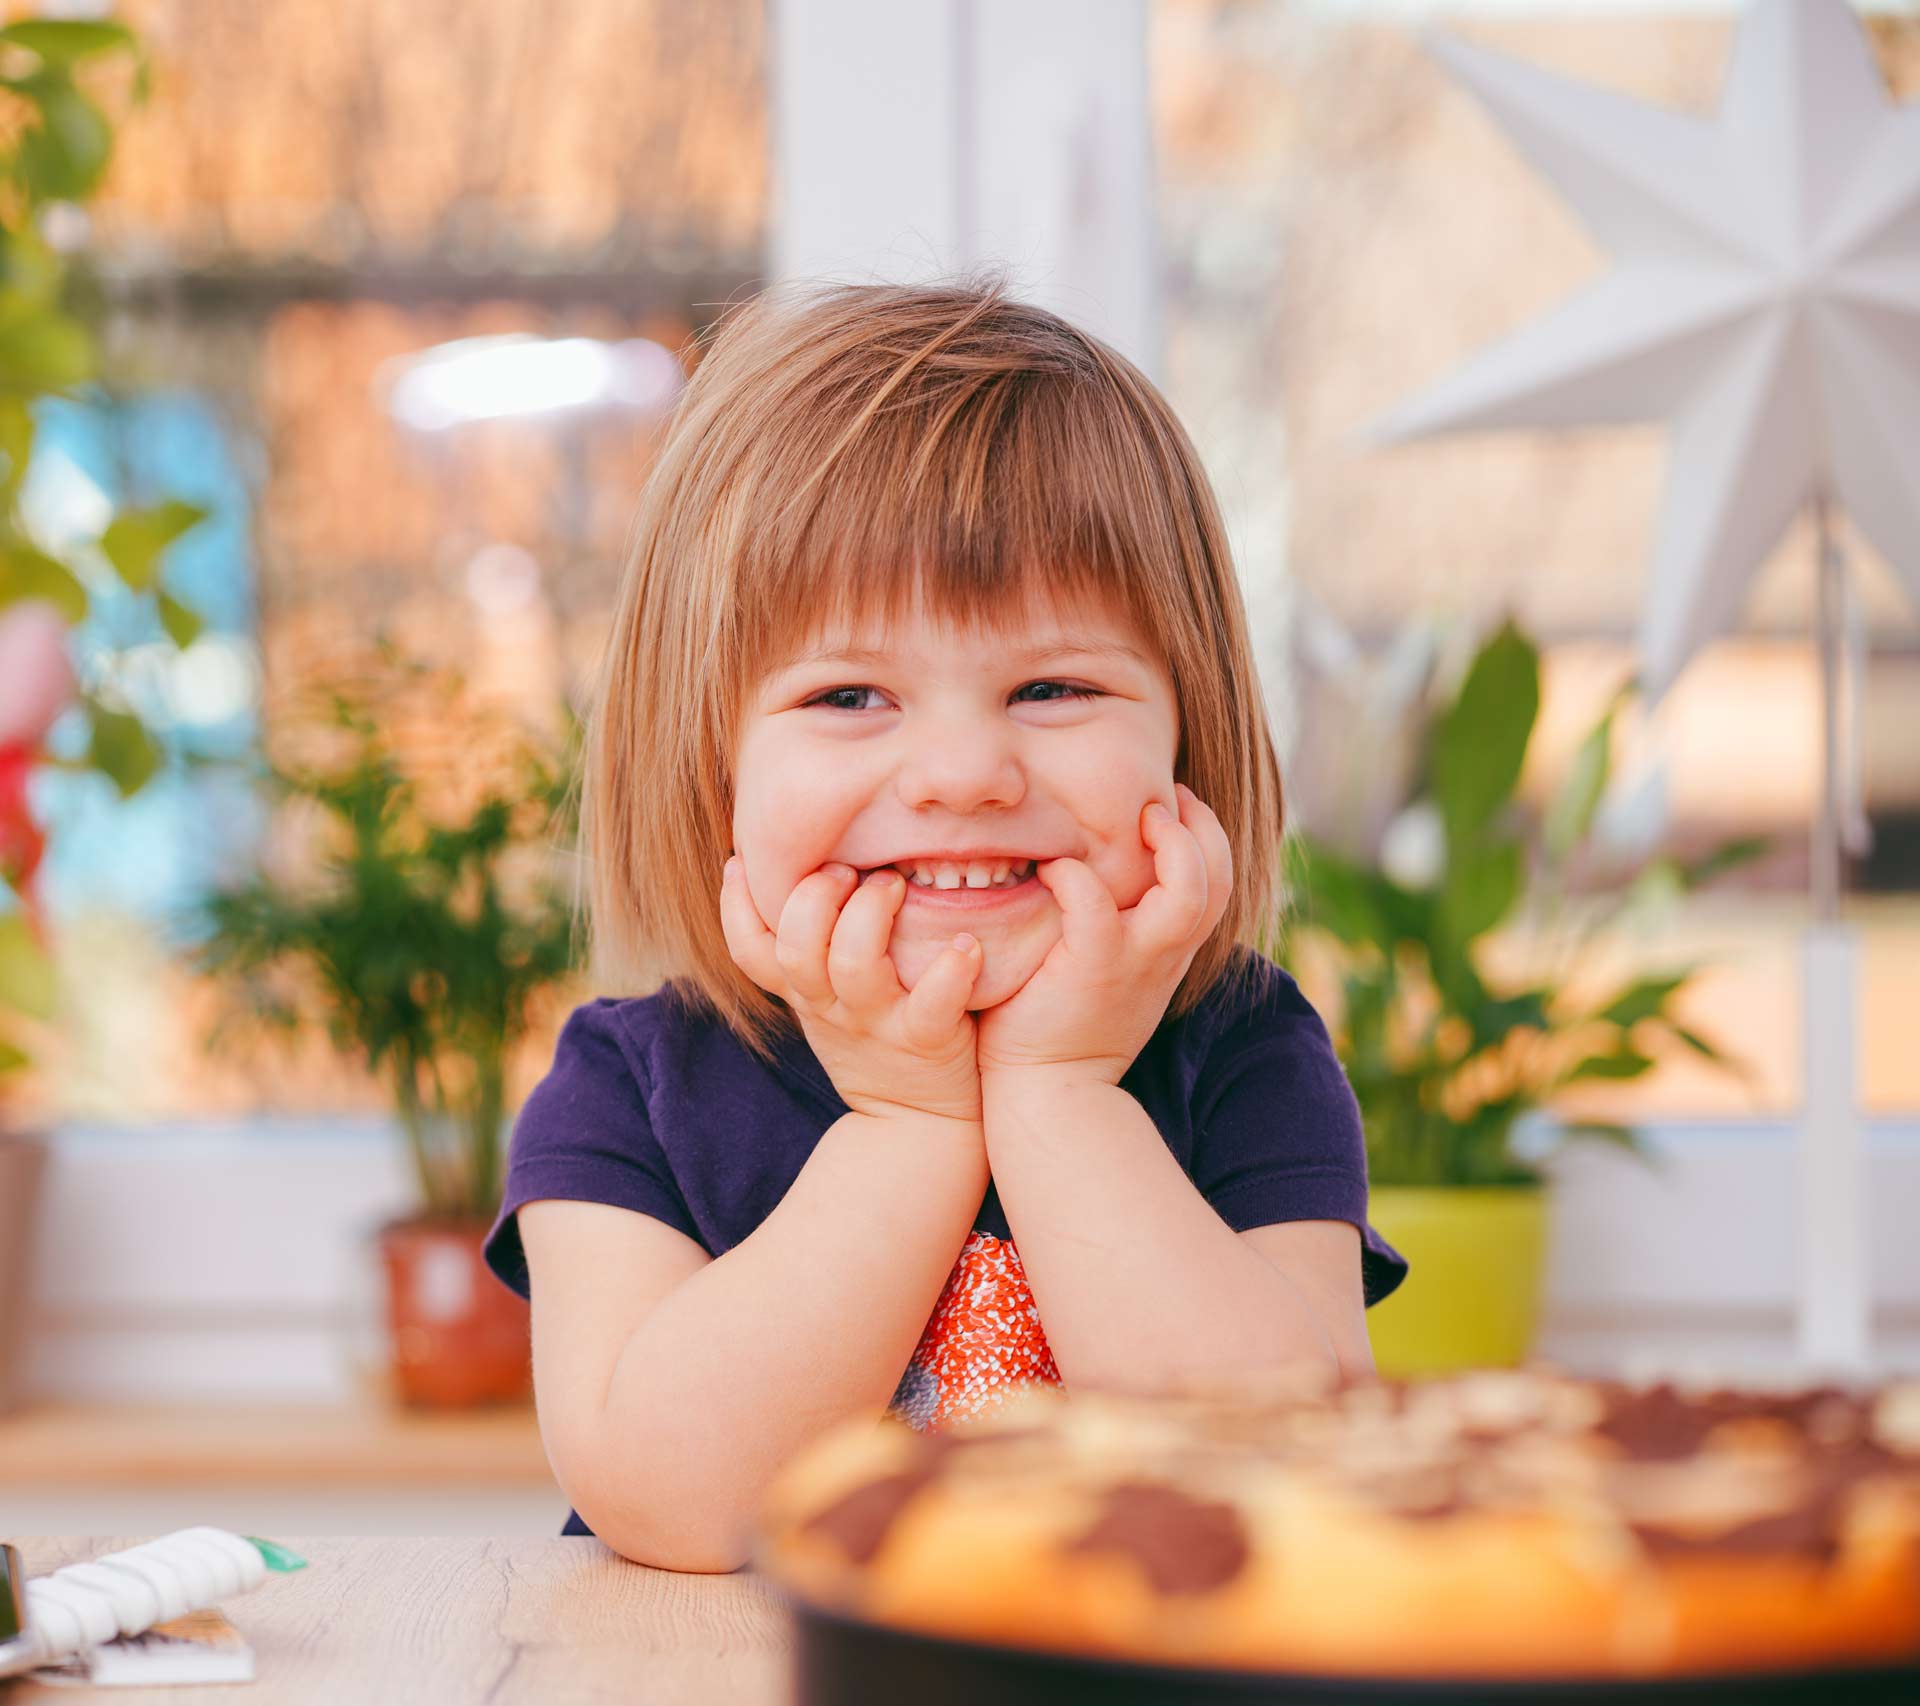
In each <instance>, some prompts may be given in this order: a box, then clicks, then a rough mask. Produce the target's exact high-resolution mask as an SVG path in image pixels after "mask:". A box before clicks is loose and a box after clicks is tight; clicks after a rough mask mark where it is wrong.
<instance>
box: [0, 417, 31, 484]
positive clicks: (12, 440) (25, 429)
mask: <svg viewBox="0 0 1920 1706" xmlns="http://www.w3.org/2000/svg"><path fill="white" fill-rule="evenodd" d="M33 430H34V429H33V411H32V410H31V409H29V408H28V407H27V403H26V399H25V398H24V397H9V396H5V395H0V456H4V457H5V458H6V459H7V465H6V471H5V472H4V473H3V474H0V495H3V496H0V508H5V509H11V508H12V507H13V504H14V502H15V500H16V499H17V498H18V497H19V494H20V482H21V481H22V480H24V479H25V478H26V475H27V468H28V465H29V464H30V463H31V462H32V461H33Z"/></svg>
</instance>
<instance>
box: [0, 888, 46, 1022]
mask: <svg viewBox="0 0 1920 1706" xmlns="http://www.w3.org/2000/svg"><path fill="white" fill-rule="evenodd" d="M58 995H59V988H58V980H57V979H56V977H55V974H54V967H53V961H52V960H51V959H50V958H49V957H48V956H47V953H46V950H45V949H43V948H42V947H41V946H40V943H39V940H38V939H37V938H36V937H35V936H34V933H33V928H32V926H31V925H29V924H28V923H27V920H26V918H25V916H24V915H23V914H21V913H18V912H8V913H0V1002H5V1004H6V1005H7V1006H9V1007H11V1008H13V1009H14V1010H15V1011H17V1012H21V1013H31V1014H32V1015H33V1016H34V1017H35V1018H36V1019H51V1018H52V1017H53V1012H54V1006H55V1003H56V1001H57V1000H58Z"/></svg>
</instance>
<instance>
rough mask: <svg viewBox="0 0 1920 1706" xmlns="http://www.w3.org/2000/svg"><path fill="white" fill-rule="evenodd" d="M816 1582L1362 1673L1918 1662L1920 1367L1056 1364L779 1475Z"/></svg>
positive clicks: (801, 1575) (836, 1591) (1175, 1655)
mask: <svg viewBox="0 0 1920 1706" xmlns="http://www.w3.org/2000/svg"><path fill="white" fill-rule="evenodd" d="M755 1564H756V1566H757V1567H758V1568H760V1569H761V1570H762V1571H763V1572H764V1573H766V1574H767V1575H768V1576H769V1577H771V1578H772V1579H774V1580H775V1581H776V1582H777V1583H779V1584H780V1585H782V1586H783V1587H785V1588H786V1589H788V1590H789V1591H790V1592H791V1593H792V1594H794V1595H795V1596H796V1597H798V1598H799V1599H801V1600H803V1601H806V1602H809V1603H811V1604H813V1605H815V1606H817V1607H819V1608H821V1609H823V1610H827V1611H831V1612H835V1613H838V1614H840V1615H843V1616H850V1617H853V1618H856V1619H859V1620H861V1621H865V1622H871V1623H878V1624H882V1625H887V1626H892V1627H896V1628H902V1629H908V1630H916V1631H921V1632H925V1633H928V1634H936V1635H946V1636H950V1637H955V1638H959V1639H963V1640H969V1641H976V1642H985V1643H990V1644H993V1645H1002V1646H1010V1647H1021V1648H1037V1649H1042V1650H1047V1651H1054V1652H1068V1653H1082V1654H1087V1655H1090V1656H1091V1655H1098V1656H1102V1657H1113V1658H1126V1659H1134V1660H1139V1661H1146V1662H1157V1663H1165V1664H1179V1665H1189V1666H1201V1667H1208V1668H1221V1669H1234V1670H1254V1671H1289V1672H1306V1673H1325V1674H1334V1675H1342V1676H1370V1677H1421V1678H1429V1679H1435V1680H1443V1679H1457V1678H1470V1679H1471V1678H1478V1679H1487V1680H1494V1679H1512V1678H1526V1677H1532V1678H1540V1679H1548V1678H1571V1677H1601V1678H1605V1677H1620V1678H1633V1677H1652V1676H1673V1675H1694V1674H1703V1675H1706V1674H1724V1673H1739V1672H1752V1671H1784V1670H1797V1669H1819V1668H1823V1667H1830V1666H1853V1665H1870V1664H1889V1663H1893V1664H1898V1663H1903V1662H1920V1380H1906V1381H1893V1382H1887V1383H1882V1384H1880V1385H1877V1386H1859V1387H1853V1388H1842V1387H1838V1386H1832V1385H1828V1386H1820V1387H1813V1388H1802V1389H1797V1390H1793V1391H1777V1390H1776V1391H1768V1390H1760V1389H1755V1388H1747V1389H1737V1388H1729V1387H1725V1386H1716V1387H1710V1388H1709V1387H1698V1386H1682V1385H1676V1384H1674V1383H1673V1382H1660V1383H1657V1384H1653V1385H1640V1386H1636V1385H1629V1384H1627V1383H1625V1382H1618V1381H1604V1380H1593V1379H1586V1378H1582V1377H1578V1376H1574V1375H1570V1374H1567V1373H1564V1372H1562V1371H1560V1370H1558V1369H1556V1368H1553V1367H1552V1366H1550V1365H1547V1364H1543V1363H1535V1364H1530V1365H1528V1366H1527V1367H1525V1368H1522V1369H1514V1370H1483V1371H1476V1372H1475V1373H1472V1374H1469V1375H1465V1376H1458V1377H1453V1378H1449V1379H1442V1380H1427V1381H1420V1382H1415V1383H1398V1382H1382V1381H1365V1382H1347V1383H1343V1384H1338V1385H1325V1386H1320V1385H1315V1384H1313V1383H1311V1382H1308V1381H1306V1380H1304V1379H1301V1378H1298V1377H1293V1376H1288V1375H1274V1376H1268V1377H1265V1378H1263V1379H1261V1380H1258V1381H1253V1380H1240V1381H1236V1382H1235V1383H1234V1384H1233V1386H1232V1387H1231V1389H1217V1390H1213V1391H1192V1390H1190V1391H1188V1392H1187V1393H1184V1394H1181V1395H1176V1396H1171V1397H1158V1398H1141V1397H1125V1396H1120V1395H1116V1394H1107V1393H1094V1392H1065V1391H1062V1390H1060V1389H1050V1388H1033V1389H1030V1390H1028V1391H1024V1392H1021V1393H1019V1394H1017V1395H1015V1396H1014V1397H1013V1398H1011V1399H1010V1400H1009V1401H1008V1402H1007V1403H1006V1404H1005V1405H1003V1406H1002V1407H1000V1408H999V1409H998V1410H996V1411H994V1412H992V1413H990V1414H988V1415H987V1416H985V1417H983V1418H981V1419H980V1420H979V1421H978V1422H975V1423H971V1424H969V1425H966V1426H964V1427H960V1428H956V1429H953V1430H951V1431H949V1432H946V1433H941V1434H925V1433H916V1432H915V1431H914V1430H913V1429H911V1428H910V1427H908V1426H906V1425H905V1424H903V1423H901V1422H899V1421H896V1420H892V1419H887V1420H883V1421H881V1422H880V1423H878V1424H877V1425H876V1424H874V1423H870V1422H853V1423H847V1424H844V1425H842V1426H841V1427H839V1428H837V1429H835V1430H834V1431H832V1432H831V1433H829V1434H828V1435H826V1436H825V1437H823V1438H822V1439H820V1440H818V1441H816V1442H815V1444H814V1445H813V1446H812V1447H810V1448H809V1449H808V1450H807V1451H805V1452H803V1453H802V1454H801V1455H800V1456H798V1457H797V1458H796V1459H795V1460H794V1461H793V1462H792V1463H790V1464H789V1465H788V1466H787V1467H786V1469H785V1470H784V1471H783V1472H782V1474H781V1475H780V1477H779V1478H778V1479H777V1480H776V1482H775V1484H774V1485H773V1487H772V1488H771V1489H770V1491H769V1494H768V1498H767V1501H766V1503H765V1506H764V1508H763V1512H762V1520H761V1524H760V1529H759V1541H758V1545H757V1549H756V1553H755Z"/></svg>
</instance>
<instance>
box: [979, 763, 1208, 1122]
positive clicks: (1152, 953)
mask: <svg viewBox="0 0 1920 1706" xmlns="http://www.w3.org/2000/svg"><path fill="white" fill-rule="evenodd" d="M1174 792H1175V794H1176V795H1177V797H1178V798H1179V801H1180V816H1179V817H1178V818H1177V819H1176V818H1174V817H1172V816H1171V815H1170V814H1168V813H1167V811H1166V808H1165V807H1164V806H1161V805H1160V804H1159V803H1158V802H1157V801H1156V802H1153V803H1151V804H1149V805H1148V806H1147V807H1146V809H1145V810H1144V811H1143V813H1142V814H1141V838H1142V839H1143V840H1144V841H1145V843H1146V844H1147V846H1148V847H1149V848H1150V849H1151V850H1152V853H1153V873H1154V886H1153V887H1152V888H1150V889H1148V890H1147V892H1146V893H1145V894H1144V895H1142V896H1141V897H1140V901H1139V904H1138V905H1136V906H1132V907H1129V908H1128V909H1127V910H1126V911H1125V912H1122V911H1121V910H1120V909H1119V908H1118V907H1117V906H1116V905H1115V904H1114V900H1113V895H1112V894H1111V893H1110V892H1109V891H1108V889H1107V885H1106V884H1105V883H1103V882H1102V881H1101V880H1100V879H1099V878H1098V877H1097V876H1095V875H1094V874H1093V872H1092V870H1091V869H1089V868H1088V866H1087V865H1086V864H1085V863H1083V862H1082V861H1081V860H1079V859H1050V860H1048V861H1047V862H1046V863H1045V864H1043V865H1038V866H1036V867H1035V868H1034V874H1035V875H1036V876H1037V877H1038V878H1039V879H1040V881H1041V882H1043V883H1045V884H1046V886H1047V888H1048V890H1049V891H1050V892H1051V893H1052V895H1053V898H1054V899H1055V900H1056V901H1057V902H1059V905H1060V912H1061V920H1062V930H1061V936H1060V940H1059V941H1058V942H1056V943H1055V944H1054V945H1053V948H1052V951H1051V952H1049V953H1048V955H1047V957H1046V959H1044V960H1043V961H1042V962H1041V963H1040V969H1039V970H1038V971H1036V972H1035V973H1034V974H1033V976H1032V977H1030V978H1028V979H1027V981H1026V982H1025V983H1024V984H1022V985H1021V986H1020V988H1019V989H1018V990H1016V991H1015V992H1014V993H1013V994H1012V995H1010V996H1008V997H1007V999H1006V1000H1005V1001H1002V1002H1001V1003H1000V1004H999V1005H998V1006H995V1007H988V1008H986V1009H984V1010H983V1011H982V1012H980V1013H979V1014H977V1015H976V1023H977V1024H978V1026H979V1031H980V1072H981V1076H982V1077H983V1078H992V1077H995V1076H997V1075H1000V1074H1005V1073H1013V1072H1022V1071H1026V1070H1029V1069H1031V1068H1035V1067H1039V1068H1044V1069H1051V1070H1054V1071H1062V1072H1066V1071H1070V1072H1071V1076H1072V1077H1073V1078H1074V1079H1075V1081H1076V1082H1084V1081H1088V1080H1097V1081H1099V1082H1102V1083H1107V1084H1118V1083H1119V1082H1120V1079H1121V1076H1122V1074H1124V1073H1125V1072H1126V1070H1127V1068H1128V1067H1129V1066H1131V1065H1132V1064H1133V1061H1134V1057H1135V1056H1136V1055H1138V1054H1139V1052H1140V1050H1141V1049H1142V1048H1144V1047H1145V1046H1146V1043H1147V1039H1148V1038H1149V1037H1151V1036H1152V1035H1153V1032H1154V1027H1155V1026H1157V1025H1158V1024H1159V1023H1160V1021H1161V1019H1162V1018H1163V1017H1164V1016H1165V1014H1166V1010H1167V1003H1168V1002H1169V1001H1170V1000H1172V999H1173V992H1174V990H1176V989H1177V988H1179V986H1180V980H1181V978H1183V977H1185V976H1186V974H1187V967H1188V966H1190V965H1192V964H1193V956H1194V955H1195V954H1197V953H1198V952H1199V951H1200V945H1201V944H1202V943H1203V942H1205V941H1206V939H1207V937H1208V936H1209V935H1210V934H1211V933H1212V931H1213V927H1214V926H1215V925H1216V924H1218V923H1219V922H1220V919H1221V916H1222V915H1223V914H1224V913H1225V912H1226V910H1227V900H1228V897H1229V896H1230V894H1231V892H1232V888H1233V849H1232V846H1231V844H1230V843H1229V842H1228V840H1227V832H1226V831H1225V830H1224V829H1222V828H1221V827H1220V820H1219V819H1218V818H1217V817H1215V816H1214V815H1213V813H1212V812H1211V811H1210V810H1209V809H1208V808H1207V807H1206V806H1205V805H1204V804H1202V803H1201V801H1200V799H1199V797H1198V796H1197V795H1196V794H1194V792H1193V791H1192V790H1191V789H1189V788H1187V787H1185V786H1184V785H1182V784H1180V783H1178V782H1176V783H1175V784H1174Z"/></svg>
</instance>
